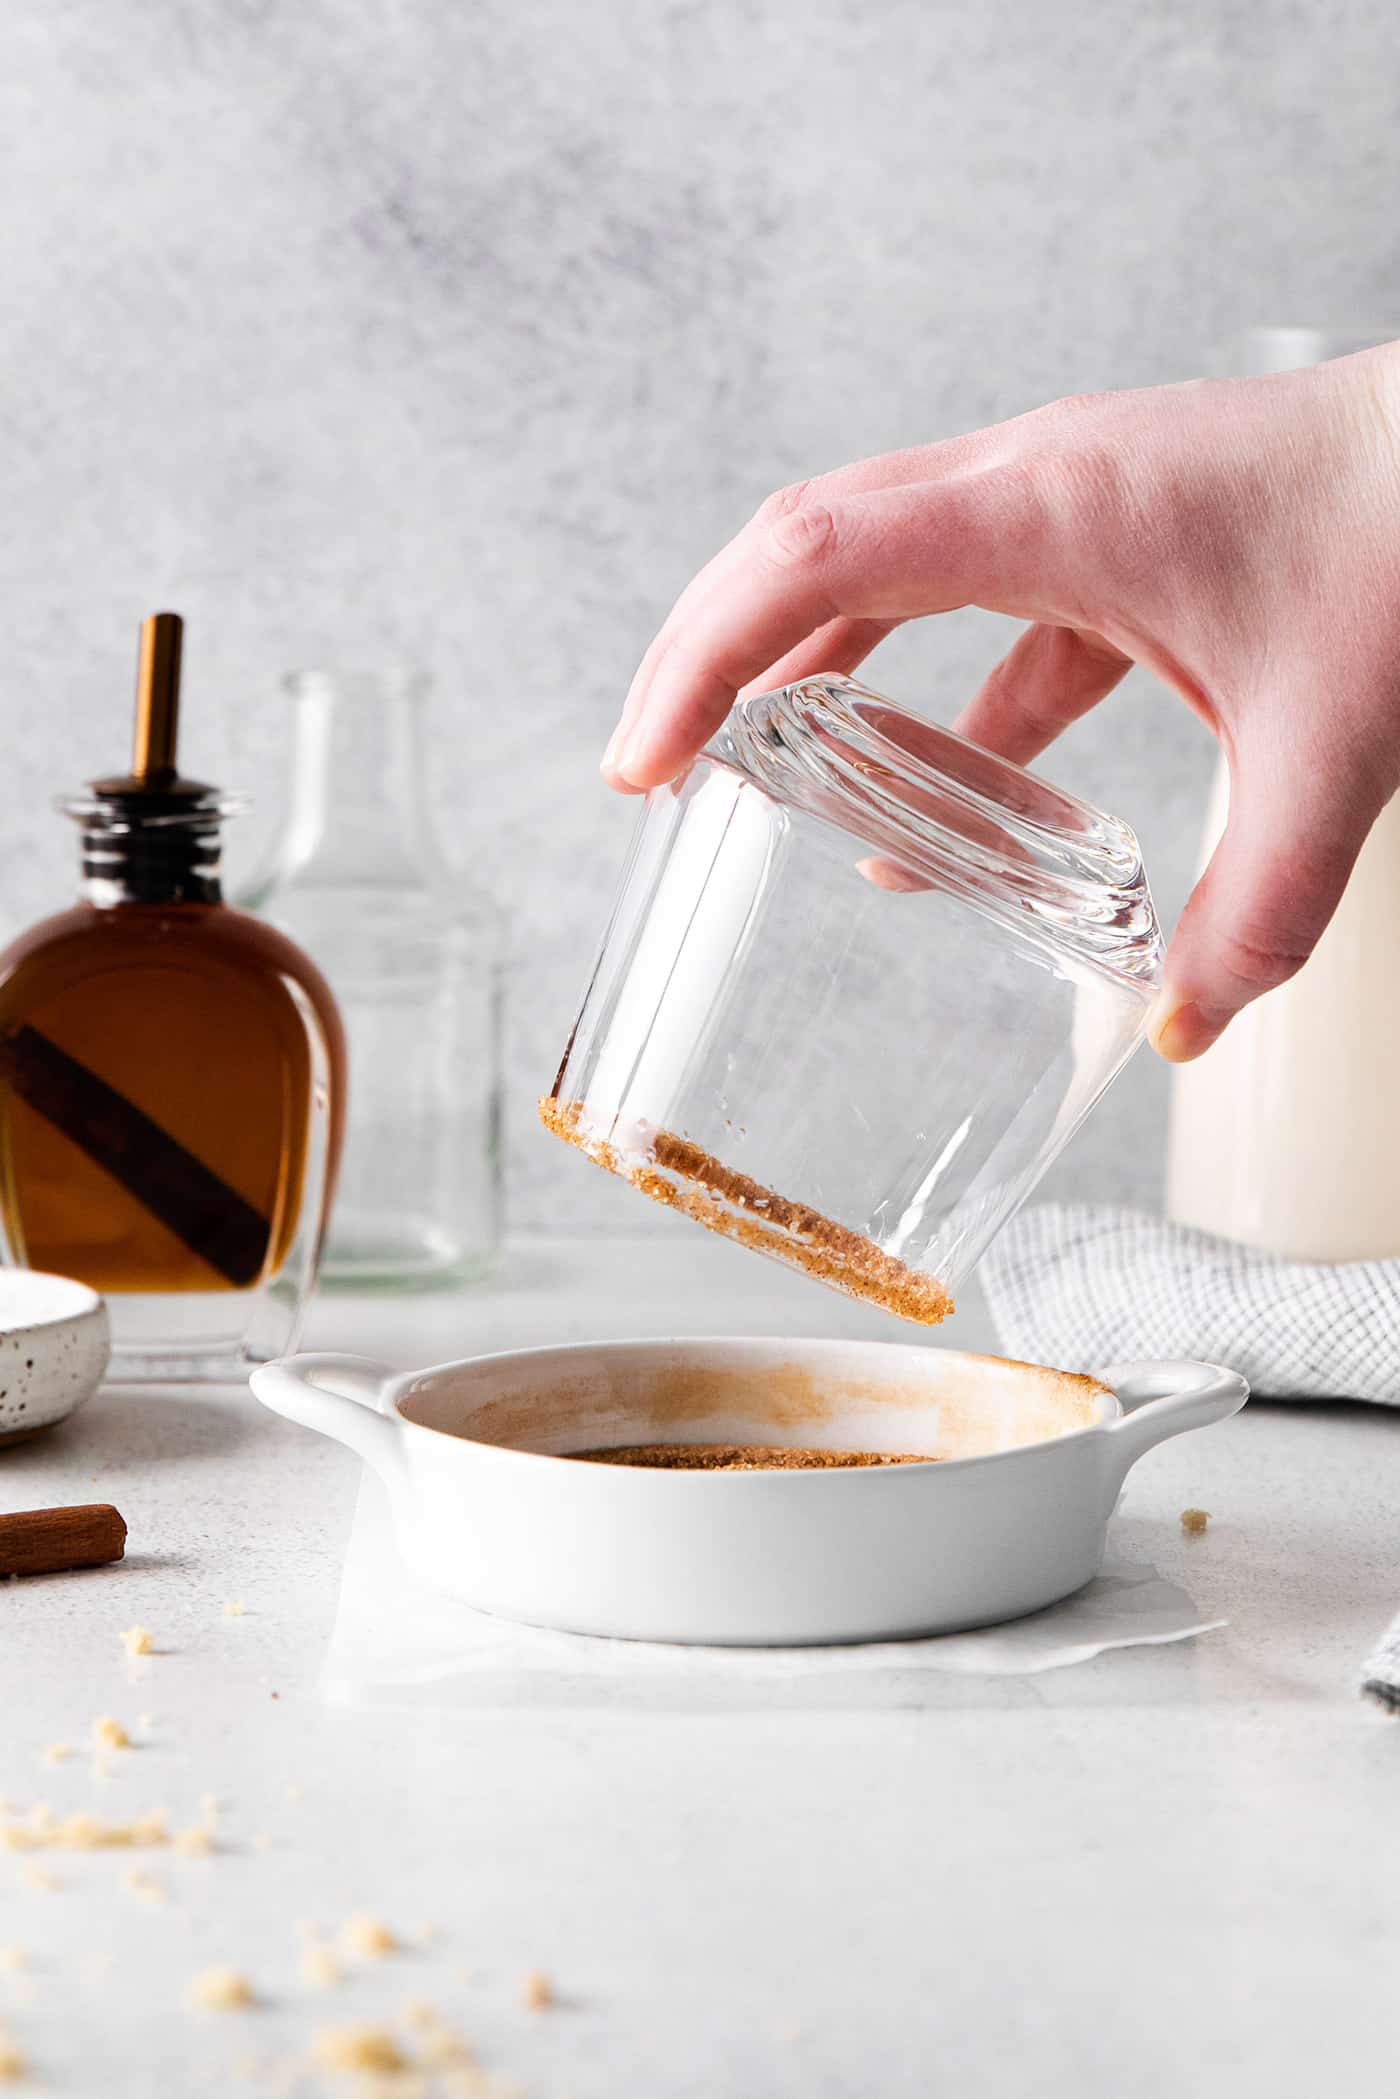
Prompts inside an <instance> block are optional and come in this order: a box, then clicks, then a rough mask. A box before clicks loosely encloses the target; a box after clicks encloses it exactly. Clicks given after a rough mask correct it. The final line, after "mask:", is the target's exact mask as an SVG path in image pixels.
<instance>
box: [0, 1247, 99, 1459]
mask: <svg viewBox="0 0 1400 2099" xmlns="http://www.w3.org/2000/svg"><path fill="white" fill-rule="evenodd" d="M111 1352H112V1350H111V1336H110V1333H109V1331H108V1324H107V1307H106V1305H105V1304H104V1303H103V1302H102V1299H101V1298H100V1297H99V1296H98V1294H97V1292H96V1291H95V1290H89V1288H88V1286H87V1284H86V1283H75V1282H74V1281H73V1280H72V1278H71V1277H69V1276H66V1275H44V1274H43V1273H42V1272H41V1271H40V1270H39V1269H37V1268H0V1444H5V1443H18V1442H19V1441H20V1440H21V1439H22V1438H23V1437H25V1436H32V1435H33V1434H34V1433H35V1432H36V1430H38V1429H41V1428H52V1427H53V1424H54V1423H55V1422H56V1421H62V1420H63V1419H64V1417H65V1416H66V1415H68V1414H71V1413H72V1412H73V1411H74V1409H75V1408H77V1407H80V1406H81V1405H82V1403H83V1401H84V1400H85V1399H91V1397H92V1395H93V1393H94V1392H95V1391H96V1390H97V1388H98V1386H99V1385H100V1384H101V1382H102V1375H103V1372H104V1371H105V1370H106V1368H107V1358H108V1357H109V1355H110V1354H111Z"/></svg>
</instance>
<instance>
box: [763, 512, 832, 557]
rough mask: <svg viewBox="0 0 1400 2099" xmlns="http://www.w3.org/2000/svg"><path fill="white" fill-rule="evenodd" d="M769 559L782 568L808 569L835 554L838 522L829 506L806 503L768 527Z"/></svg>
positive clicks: (766, 529) (767, 545) (774, 520)
mask: <svg viewBox="0 0 1400 2099" xmlns="http://www.w3.org/2000/svg"><path fill="white" fill-rule="evenodd" d="M764 538H765V543H766V548H767V552H768V555H769V558H770V559H771V560H772V561H773V562H774V563H775V564H776V565H777V566H778V567H779V568H805V567H809V566H811V565H812V564H813V563H815V562H818V561H820V560H822V559H823V558H824V557H825V556H827V555H829V554H830V553H831V550H832V548H833V546H834V544H835V541H836V520H835V518H834V517H833V516H832V513H831V510H830V508H829V507H828V506H827V505H826V504H825V503H805V504H803V505H801V506H800V507H799V508H798V509H796V510H791V511H789V512H788V513H787V514H786V515H785V516H783V517H778V518H774V519H773V520H772V522H771V523H770V524H769V525H768V526H767V527H766V528H765V533H764Z"/></svg>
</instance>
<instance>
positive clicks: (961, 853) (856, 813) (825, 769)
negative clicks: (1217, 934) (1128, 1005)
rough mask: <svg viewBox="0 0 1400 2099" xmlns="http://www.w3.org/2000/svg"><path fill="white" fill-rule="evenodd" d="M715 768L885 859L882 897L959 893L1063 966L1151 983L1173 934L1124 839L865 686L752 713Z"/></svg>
mask: <svg viewBox="0 0 1400 2099" xmlns="http://www.w3.org/2000/svg"><path fill="white" fill-rule="evenodd" d="M705 755H706V756H707V757H709V758H710V759H712V760H714V761H716V762H718V763H720V764H722V765H725V766H728V767H729V768H731V769H732V770H734V771H737V772H739V773H740V774H742V775H743V776H744V777H745V778H747V779H748V780H749V781H751V782H752V783H753V784H754V785H756V786H757V787H759V788H760V789H761V790H762V791H763V792H764V793H766V794H767V795H769V796H770V797H771V798H772V799H773V800H775V801H777V802H779V803H781V804H785V805H788V806H791V807H793V808H795V809H800V810H803V811H805V812H806V813H807V814H809V815H811V816H815V817H817V818H818V819H819V820H821V821H823V822H824V823H826V824H829V825H835V826H836V827H837V828H839V829H840V830H841V831H843V832H845V833H846V834H847V835H849V836H850V837H853V838H855V839H857V840H858V841H860V842H861V843H862V844H865V845H867V846H873V847H874V848H875V849H876V860H875V863H874V864H873V866H868V865H865V864H863V865H862V872H864V873H866V874H867V875H869V876H870V877H871V878H872V879H873V880H875V881H876V882H877V883H878V884H879V886H880V887H883V888H890V889H896V890H898V889H905V890H918V889H930V888H939V889H946V890H952V891H954V892H955V893H957V894H958V895H960V896H962V897H964V898H965V899H966V900H967V901H968V902H970V903H972V904H973V905H975V906H976V907H977V908H979V909H980V910H982V911H984V912H986V913H988V914H990V915H991V916H994V917H996V918H998V919H1000V920H1001V921H1002V922H1003V923H1004V924H1007V925H1009V926H1011V927H1012V928H1013V930H1015V931H1017V932H1020V933H1023V934H1026V935H1029V936H1030V937H1033V938H1035V939H1036V940H1038V941H1039V942H1040V943H1041V944H1042V945H1044V946H1047V947H1049V948H1051V949H1053V950H1054V951H1056V952H1058V953H1063V954H1065V955H1067V956H1071V955H1072V956H1073V957H1075V958H1076V959H1077V960H1080V961H1086V962H1090V963H1093V964H1095V965H1097V966H1098V967H1100V968H1104V969H1108V970H1109V971H1111V972H1112V973H1113V974H1114V975H1115V976H1120V977H1125V978H1129V979H1131V980H1133V981H1134V982H1136V983H1137V984H1139V985H1143V984H1145V983H1146V984H1151V983H1155V981H1156V978H1157V976H1158V973H1159V970H1160V964H1161V958H1162V951H1163V949H1162V936H1161V930H1160V928H1159V926H1158V922H1157V916H1156V912H1155V910H1154V908H1153V904H1152V897H1151V892H1150V889H1149V887H1148V883H1147V876H1146V872H1145V870H1144V867H1143V863H1142V853H1141V849H1140V847H1139V845H1138V841H1137V838H1136V836H1135V835H1134V833H1133V832H1132V830H1131V829H1130V828H1129V827H1128V825H1127V824H1125V823H1123V822H1121V821H1120V820H1119V819H1118V818H1117V817H1114V816H1110V815H1108V814H1107V812H1106V811H1104V810H1101V809H1097V808H1095V807H1094V806H1093V805H1092V804H1091V803H1089V802H1086V801H1083V800H1081V798H1080V797H1079V796H1077V795H1074V794H1070V793H1068V792H1067V791H1066V790H1065V789H1063V788H1060V787H1056V786H1054V785H1053V784H1052V783H1051V782H1049V781H1048V780H1044V779H1042V778H1041V777H1040V776H1039V775H1038V774H1036V773H1031V772H1028V771H1027V770H1026V769H1025V768H1024V767H1023V766H1019V765H1015V764H1013V763H1012V762H1011V761H1010V760H1009V759H1006V758H1001V757H999V756H997V755H996V753H994V752H992V751H987V750H984V749H983V748H982V747H981V746H980V745H979V744H974V743H970V742H969V741H968V740H967V739H966V738H965V737H962V736H958V735H956V734H955V733H954V732H953V731H952V730H951V729H945V728H942V727H940V726H939V725H938V724H937V723H934V722H931V721H930V720H928V718H927V717H926V716H924V715H920V714H916V713H914V712H913V710H912V709H910V708H908V707H905V706H903V705H901V704H900V703H899V702H898V701H896V700H892V699H889V698H888V697H886V696H885V695H884V694H882V693H878V692H876V691H874V690H873V688H872V687H870V686H868V685H864V684H862V683H860V681H859V680H857V679H854V678H848V677H842V676H838V675H835V674H823V675H818V676H816V677H811V678H804V679H802V680H800V681H798V682H797V683H794V684H792V685H785V686H781V687H779V688H778V689H777V690H776V691H773V692H766V693H759V694H757V695H755V696H754V697H752V698H750V699H746V700H741V701H739V702H738V703H737V704H736V706H735V707H734V708H733V709H732V711H731V713H730V714H729V716H728V718H727V720H726V722H725V723H724V724H723V725H722V727H721V729H720V730H719V732H718V734H717V735H716V736H715V737H714V738H713V739H712V740H711V742H710V744H709V745H708V746H707V747H706V754H705ZM901 876H903V877H906V878H907V879H902V880H901V879H899V877H901Z"/></svg>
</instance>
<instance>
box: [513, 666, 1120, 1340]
mask: <svg viewBox="0 0 1400 2099" xmlns="http://www.w3.org/2000/svg"><path fill="white" fill-rule="evenodd" d="M1160 959H1161V937H1160V934H1159V931H1158V926H1157V921H1156V917H1155V914H1154V912H1153V908H1152V901H1151V897H1150V895H1149V893H1148V888H1147V883H1146V879H1145V876H1144V874H1143V870H1142V865H1141V860H1140V856H1139V852H1138V846H1137V841H1136V839H1135V838H1134V837H1133V834H1132V833H1131V831H1129V830H1128V829H1127V828H1126V826H1124V825H1122V824H1120V823H1118V822H1116V821H1115V820H1114V819H1113V818H1112V817H1108V816H1105V815H1103V814H1101V813H1100V812H1099V811H1097V810H1094V809H1091V808H1089V807H1088V806H1087V805H1086V804H1085V803H1083V802H1080V801H1078V800H1076V799H1075V798H1074V797H1073V796H1070V795H1067V794H1063V793H1061V792H1060V791H1059V790H1057V789H1056V788H1054V787H1051V786H1049V785H1048V784H1047V783H1046V782H1045V781H1043V780H1040V779H1038V778H1036V777H1035V776H1034V775H1033V774H1031V773H1027V772H1024V771H1023V770H1021V768H1020V767H1018V766H1014V765H1009V764H1007V763H1006V762H1005V761H1003V760H1002V759H999V758H995V757H993V756H991V755H990V754H989V753H988V752H986V751H983V750H980V749H978V748H977V747H976V746H974V745H972V744H969V743H966V742H964V741H963V740H962V739H961V738H959V737H956V736H953V735H951V734H949V733H948V732H947V731H946V730H943V729H939V728H936V727H934V726H933V725H932V724H931V723H929V722H927V721H925V720H923V719H922V718H921V717H919V716H917V715H914V714H911V713H909V712H908V711H907V710H906V709H904V708H902V707H898V706H896V705H894V704H893V703H892V702H891V701H889V700H885V699H882V698H881V697H880V696H879V695H878V694H877V693H873V692H871V691H869V690H868V689H867V688H866V687H864V686H861V685H859V684H857V683H856V682H855V681H854V680H851V679H847V678H837V677H819V678H811V679H808V680H806V681H804V682H803V683H802V684H800V685H793V686H787V687H784V688H783V689H782V690H781V691H779V692H774V693H767V694H764V695H762V696H761V697H758V698H755V699H750V700H746V701H744V702H743V703H741V704H740V705H739V706H737V707H736V708H735V709H734V711H733V712H732V714H731V715H730V717H729V720H728V722H727V723H726V725H725V727H724V728H723V729H722V730H721V731H720V733H719V734H718V736H716V738H715V739H714V740H713V742H712V743H711V744H710V745H709V747H708V748H707V749H706V750H705V751H704V752H703V753H702V754H701V756H700V757H699V758H698V759H697V760H696V762H695V763H694V765H692V766H691V768H690V770H689V771H688V772H687V773H686V774H685V776H684V777H683V778H682V779H681V780H679V781H677V782H675V783H673V784H672V785H671V786H669V787H665V788H661V789H658V790H656V791H655V792H654V793H652V794H651V795H649V796H648V798H647V802H646V805H645V809H644V812H643V815H642V818H641V821H640V824H639V827H638V831H637V836H636V840H635V843H634V846H633V850H632V855H631V859H630V861H629V863H628V866H627V869H626V871H625V873H624V876H623V881H622V887H621V892H620V894H619V897H618V900H617V904H616V907H615V909H614V913H613V918H612V923H611V925H610V926H609V928H608V931H607V934H606V936H605V938H604V942H603V946H602V951H601V953H600V955H599V958H598V961H597V964H596V966H595V969H594V972H593V977H592V980H591V982H590V983H589V986H588V989H587V992H586V994H585V997H584V1002H583V1009H582V1012H581V1014H580V1016H579V1019H578V1021H577V1024H576V1026H575V1028H574V1031H573V1033H572V1035H571V1037H570V1039H569V1044H568V1048H567V1050H566V1052H565V1056H564V1061H563V1065H562V1067H561V1069H560V1071H559V1074H558V1077H557V1079H556V1080H555V1084H554V1087H553V1090H552V1092H551V1093H550V1094H549V1095H548V1096H547V1097H546V1098H545V1099H544V1100H543V1101H542V1102H541V1104H540V1106H541V1114H542V1117H543V1119H544V1121H545V1123H546V1125H547V1126H548V1127H549V1128H551V1129H552V1130H554V1132H555V1133H556V1134H557V1135H559V1136H561V1137H563V1138H565V1139H566V1140H567V1141H569V1142H571V1143H574V1144H576V1145H578V1146H579V1147H580V1148H581V1149H582V1150H584V1151H585V1152H586V1153H587V1154H588V1155H589V1156H590V1157H591V1158H592V1159H593V1160H594V1161H595V1162H596V1163H598V1164H600V1165H602V1166H605V1167H607V1168H609V1169H610V1170H612V1171H613V1172H616V1173H619V1174H621V1175H622V1176H623V1177H624V1178H626V1179H628V1180H630V1181H631V1182H632V1183H633V1185H635V1186H636V1187H638V1188H639V1189H640V1190H641V1191H642V1192H643V1193H644V1194H647V1195H650V1196H652V1197H653V1198H654V1199H655V1200H657V1201H658V1202H662V1203H665V1204H666V1205H668V1206H669V1207H671V1208H673V1209H678V1210H680V1211H682V1212H683V1213H684V1214H686V1215H688V1216H690V1217H693V1218H695V1219H697V1220H698V1221H699V1222H701V1223H703V1224H706V1225H709V1226H710V1227H712V1228H713V1229H715V1230H718V1231H722V1232H725V1233H727V1234H729V1235H730V1236H731V1237H734V1238H737V1239H739V1240H741V1241H742V1242H744V1243H745V1244H748V1245H751V1246H753V1247H755V1248H757V1249H759V1250H761V1251H763V1252H766V1253H769V1254H773V1255H776V1256H777V1257H778V1258H780V1259H783V1260H785V1261H788V1262H791V1263H793V1264H794V1265H797V1266H800V1267H802V1268H804V1269H806V1270H807V1271H808V1272H809V1273H811V1274H813V1275H815V1276H817V1277H819V1278H820V1279H821V1280H822V1281H824V1282H827V1283H830V1284H833V1285H835V1286H836V1287H838V1288H841V1289H844V1290H847V1291H849V1292H851V1293H853V1294H856V1295H859V1296H863V1297H868V1298H871V1299H873V1300H875V1301H876V1302H878V1303H881V1304H883V1305H885V1306H886V1307H887V1308H888V1309H890V1310H891V1311H894V1312H897V1313H899V1314H901V1315H903V1316H905V1317H909V1318H913V1319H919V1320H923V1321H933V1320H936V1319H938V1318H941V1317H942V1316H943V1315H944V1314H945V1313H946V1312H947V1311H948V1310H949V1308H950V1305H951V1300H952V1294H953V1292H954V1290H955V1289H956V1288H957V1286H958V1284H959V1283H960V1281H961V1279H962V1278H963V1277H964V1276H965V1275H966V1274H967V1272H968V1270H969V1269H970V1268H971V1267H972V1265H973V1263H974V1262H975V1261H976V1259H977V1257H978V1256H979V1254H980V1253H981V1252H982V1249H983V1248H984V1247H985V1246H986V1244H987V1242H988V1240H989V1239H990V1238H991V1237H992V1235H993V1233H994V1232H995V1231H996V1230H997V1229H998V1227H999V1226H1000V1225H1001V1224H1003V1223H1004V1222H1005V1220H1006V1219H1007V1218H1008V1217H1009V1216H1010V1215H1011V1213H1012V1211H1013V1210H1015V1209H1016V1208H1017V1206H1018V1205H1019V1204H1020V1203H1021V1202H1022V1201H1023V1200H1024V1198H1025V1196H1026V1195H1027V1194H1028V1193H1029V1191H1030V1189H1031V1188H1032V1187H1033V1186H1034V1185H1035V1183H1036V1181H1037V1180H1039V1178H1040V1176H1041V1175H1042V1174H1043V1173H1044V1171H1045V1169H1046V1167H1047V1166H1048V1165H1049V1164H1050V1162H1051V1160H1052V1159H1054V1158H1055V1156H1056V1154H1057V1153H1058V1152H1059V1151H1060V1150H1061V1148H1062V1147H1063V1146H1064V1145H1065V1144H1066V1143H1067V1142H1068V1141H1069V1139H1070V1137H1071V1136H1072V1135H1073V1133H1074V1131H1075V1130H1076V1129H1077V1128H1078V1126H1079V1124H1080V1122H1081V1121H1082V1120H1083V1118H1084V1116H1085V1115H1086V1113H1087V1112H1088V1110H1089V1108H1090V1107H1091V1106H1092V1104H1093V1102H1094V1101H1095V1100H1096V1099H1097V1098H1098V1096H1099V1094H1100V1093H1101V1092H1102V1091H1103V1089H1104V1087H1105V1086H1106V1085H1107V1084H1108V1082H1109V1081H1110V1079H1111V1078H1112V1077H1113V1076H1114V1074H1115V1073H1116V1072H1117V1071H1118V1069H1119V1068H1120V1066H1121V1065H1122V1064H1123V1063H1124V1062H1125V1060H1126V1059H1127V1057H1128V1056H1129V1055H1130V1053H1131V1052H1132V1050H1133V1049H1134V1048H1135V1047H1136V1045H1137V1043H1138V1042H1139V1040H1140V1039H1141V1037H1142V1034H1143V1032H1144V1028H1145V1023H1146V1018H1147V1013H1148V1010H1149V1007H1150V1005H1151V1002H1152V997H1153V993H1154V989H1155V986H1156V983H1157V979H1158V974H1159V967H1160Z"/></svg>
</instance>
